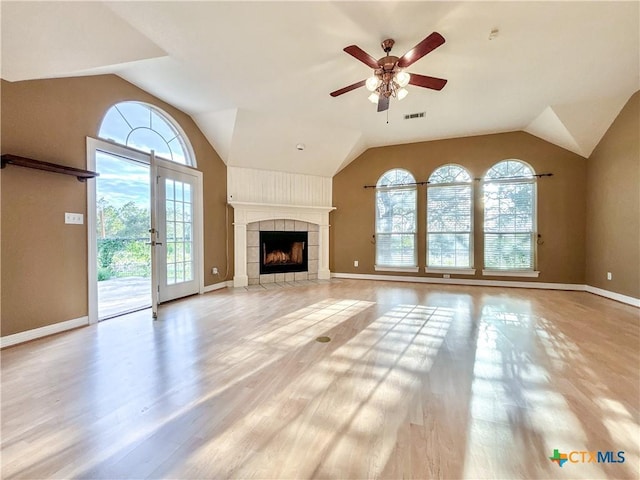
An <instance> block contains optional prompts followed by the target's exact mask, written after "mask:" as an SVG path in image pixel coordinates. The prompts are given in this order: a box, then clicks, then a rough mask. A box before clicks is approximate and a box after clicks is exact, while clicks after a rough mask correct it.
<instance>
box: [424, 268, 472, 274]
mask: <svg viewBox="0 0 640 480" xmlns="http://www.w3.org/2000/svg"><path fill="white" fill-rule="evenodd" d="M424 272H425V273H439V274H445V273H448V274H449V275H475V274H476V269H475V268H465V267H460V268H455V267H448V268H436V267H424Z"/></svg>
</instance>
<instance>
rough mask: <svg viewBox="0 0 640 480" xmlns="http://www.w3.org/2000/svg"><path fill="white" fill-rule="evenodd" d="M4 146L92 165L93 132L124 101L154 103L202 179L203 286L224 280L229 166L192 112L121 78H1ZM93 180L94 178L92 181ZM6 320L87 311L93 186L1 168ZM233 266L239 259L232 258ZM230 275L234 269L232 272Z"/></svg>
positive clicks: (16, 324) (39, 320)
mask: <svg viewBox="0 0 640 480" xmlns="http://www.w3.org/2000/svg"><path fill="white" fill-rule="evenodd" d="M1 97H2V98H1V102H2V103H1V108H2V153H3V154H14V155H20V156H25V157H30V158H35V159H38V160H44V161H48V162H54V163H60V164H64V165H68V166H72V167H77V168H86V160H87V159H86V140H85V138H86V137H87V136H93V137H95V136H96V134H97V131H98V128H99V125H100V122H101V120H102V117H103V115H104V114H105V112H106V111H107V109H108V108H109V107H110V106H111V105H113V104H114V103H117V102H120V101H124V100H139V101H144V102H148V103H151V104H153V105H156V106H158V107H160V108H161V109H163V110H164V111H166V112H167V113H168V114H170V115H171V116H172V117H173V118H174V119H175V120H176V121H177V122H178V123H179V124H180V126H181V127H182V128H183V129H184V131H185V133H186V134H187V136H188V138H189V140H190V141H191V144H192V145H193V149H194V152H195V155H196V159H197V162H198V169H199V170H201V171H202V172H203V182H204V202H203V203H204V217H205V223H204V230H205V245H204V250H205V259H204V263H205V285H210V284H213V283H216V282H219V281H222V280H224V278H222V275H221V276H220V277H214V276H212V275H211V273H210V271H211V267H212V266H217V267H218V268H219V269H220V271H221V272H222V273H223V274H224V272H225V270H226V268H227V266H226V259H225V242H226V239H225V232H226V228H225V227H226V225H225V208H226V207H225V204H226V167H225V165H224V163H223V162H222V160H221V159H220V157H219V156H218V154H217V153H216V152H215V150H214V149H213V148H212V146H211V145H210V144H209V142H208V141H207V140H206V138H205V137H204V135H203V134H202V133H201V132H200V130H199V129H198V127H197V126H196V124H195V123H194V122H193V120H192V119H191V117H189V116H188V115H186V114H185V113H183V112H181V111H180V110H177V109H176V108H174V107H172V106H171V105H168V104H166V103H164V102H162V101H160V100H159V99H157V98H155V97H153V96H151V95H149V94H148V93H146V92H144V91H143V90H141V89H139V88H138V87H136V86H134V85H132V84H130V83H128V82H126V81H124V80H122V79H121V78H119V77H117V76H115V75H104V76H95V77H78V78H64V79H53V80H36V81H27V82H15V83H10V82H6V81H4V80H3V81H2V90H1ZM90 181H91V180H90ZM1 183H2V189H1V195H2V198H1V204H2V243H1V248H2V272H1V276H2V280H1V283H2V319H1V320H2V322H1V335H2V336H6V335H10V334H14V333H18V332H22V331H25V330H30V329H33V328H38V327H43V326H46V325H50V324H54V323H58V322H62V321H66V320H71V319H75V318H79V317H83V316H85V315H87V311H88V306H87V290H88V287H87V240H86V238H87V231H86V225H84V226H80V225H65V224H64V212H80V213H84V214H85V218H86V213H87V212H86V205H87V199H86V195H87V190H86V184H84V183H80V182H78V181H77V180H76V179H75V178H74V177H70V176H65V175H58V174H53V173H48V172H41V171H37V170H31V169H26V168H21V167H16V166H8V167H6V168H5V169H3V170H2V178H1ZM231 264H233V262H231ZM232 277H233V271H232V266H230V268H229V277H228V278H232Z"/></svg>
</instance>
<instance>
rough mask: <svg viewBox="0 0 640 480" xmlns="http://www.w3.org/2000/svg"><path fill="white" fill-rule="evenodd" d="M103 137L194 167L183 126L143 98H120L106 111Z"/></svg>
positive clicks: (193, 159)
mask: <svg viewBox="0 0 640 480" xmlns="http://www.w3.org/2000/svg"><path fill="white" fill-rule="evenodd" d="M98 136H99V137H100V138H103V139H105V140H111V141H113V142H116V143H119V144H121V145H126V146H128V147H131V148H135V149H136V150H141V151H144V152H151V150H153V151H154V153H155V155H156V156H157V157H160V158H164V159H165V160H171V161H173V162H176V163H181V164H183V165H190V166H193V167H195V166H196V164H195V158H194V155H193V150H192V149H191V145H190V144H189V141H188V140H187V138H186V136H185V135H184V133H183V132H182V129H181V128H180V127H179V126H178V124H177V123H176V122H175V121H174V120H173V119H172V118H171V117H170V116H169V115H167V114H166V113H164V112H163V111H161V110H160V109H158V108H156V107H154V106H153V105H149V104H146V103H142V102H121V103H117V104H116V105H113V106H112V107H111V108H110V109H109V110H108V111H107V113H106V114H105V116H104V118H103V120H102V124H101V125H100V130H99V133H98Z"/></svg>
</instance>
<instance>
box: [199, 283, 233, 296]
mask: <svg viewBox="0 0 640 480" xmlns="http://www.w3.org/2000/svg"><path fill="white" fill-rule="evenodd" d="M227 287H233V281H232V280H227V281H226V282H218V283H214V284H213V285H207V286H206V287H204V290H203V292H204V293H209V292H214V291H216V290H220V289H221V288H227Z"/></svg>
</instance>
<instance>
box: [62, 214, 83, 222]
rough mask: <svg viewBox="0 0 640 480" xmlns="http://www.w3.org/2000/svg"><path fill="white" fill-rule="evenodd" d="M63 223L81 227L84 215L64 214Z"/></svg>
mask: <svg viewBox="0 0 640 480" xmlns="http://www.w3.org/2000/svg"><path fill="white" fill-rule="evenodd" d="M64 223H68V224H75V225H82V224H83V223H84V215H83V214H82V213H69V212H65V213H64Z"/></svg>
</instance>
